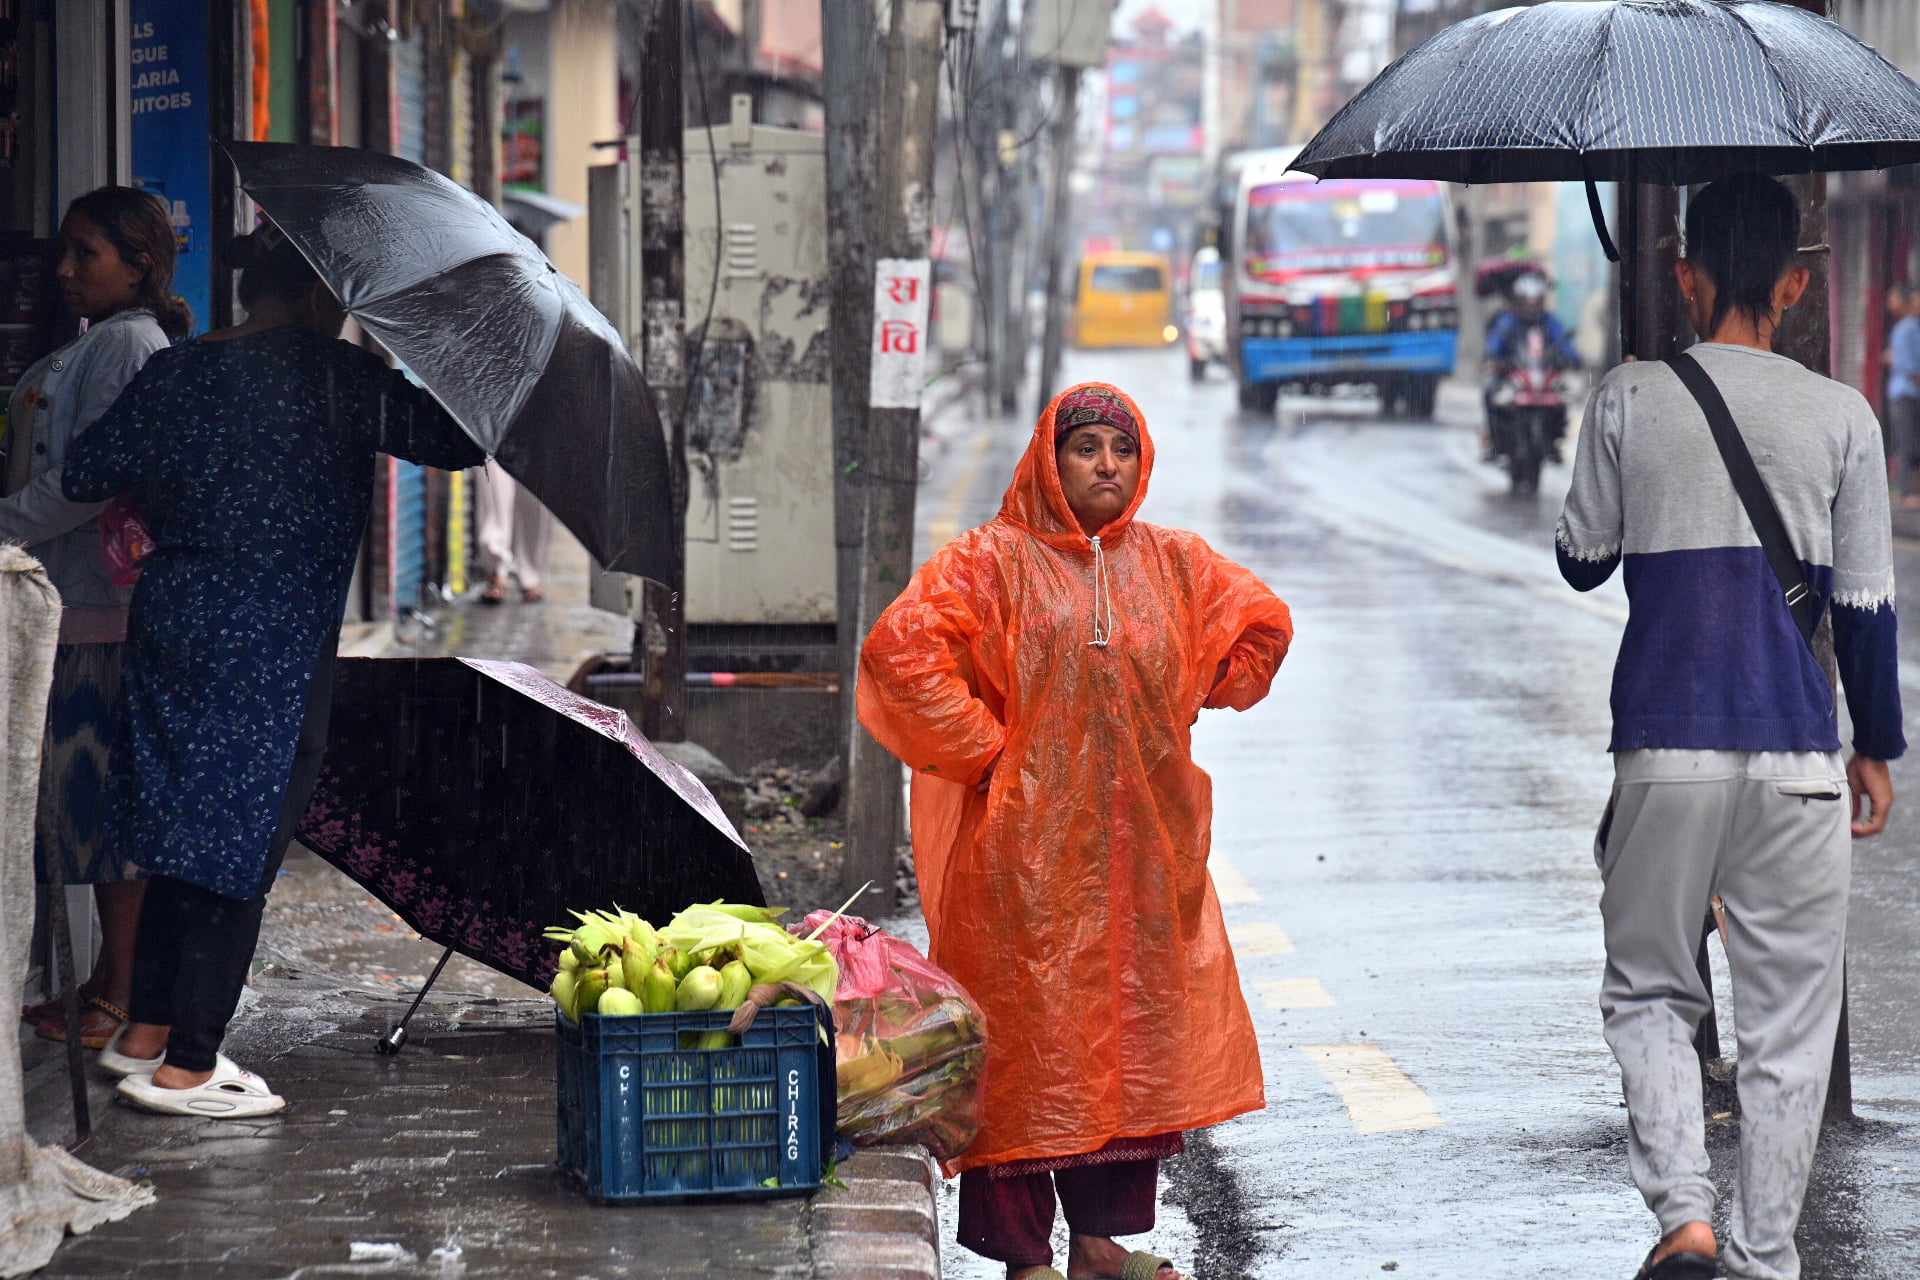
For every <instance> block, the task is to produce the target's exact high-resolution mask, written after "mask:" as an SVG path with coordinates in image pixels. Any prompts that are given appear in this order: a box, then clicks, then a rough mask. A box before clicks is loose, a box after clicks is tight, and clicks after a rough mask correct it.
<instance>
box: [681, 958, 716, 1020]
mask: <svg viewBox="0 0 1920 1280" xmlns="http://www.w3.org/2000/svg"><path fill="white" fill-rule="evenodd" d="M719 999H720V972H719V970H717V969H713V968H709V967H708V966H707V965H704V964H703V965H696V966H694V967H693V968H692V969H689V970H688V971H687V976H686V977H684V978H682V979H681V980H680V986H679V989H678V990H677V991H675V992H674V998H673V1007H674V1008H675V1009H677V1010H679V1011H680V1012H681V1013H698V1012H700V1011H701V1010H703V1009H711V1008H713V1006H714V1003H715V1002H716V1001H718V1000H719Z"/></svg>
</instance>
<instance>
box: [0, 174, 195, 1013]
mask: <svg viewBox="0 0 1920 1280" xmlns="http://www.w3.org/2000/svg"><path fill="white" fill-rule="evenodd" d="M174 257H175V245H174V236H173V227H172V226H171V225H170V224H169V222H168V220H167V211H166V208H165V206H163V205H162V204H161V203H160V201H159V200H158V199H157V198H155V197H154V196H152V195H150V194H148V193H147V192H144V191H138V190H135V189H134V188H132V187H101V188H99V189H98V190H96V191H90V192H88V193H87V194H86V195H84V196H81V197H80V198H79V199H78V200H75V201H74V202H73V204H72V205H71V206H70V207H69V208H68V209H67V216H66V219H65V220H64V221H63V222H62V223H61V224H60V257H59V262H58V265H57V266H56V268H55V270H54V275H55V279H56V281H57V283H58V284H59V287H60V292H61V295H62V299H63V300H64V301H65V303H66V304H67V306H68V308H69V309H70V310H71V311H72V312H73V313H74V314H75V315H78V316H80V317H81V318H83V319H84V320H86V321H87V325H88V327H87V331H86V332H85V333H83V334H81V335H80V336H79V337H78V338H75V339H74V340H73V341H72V342H69V343H68V344H66V345H65V346H63V347H61V348H60V349H59V350H58V351H55V352H54V353H53V354H52V355H49V356H47V357H45V358H44V359H42V360H41V361H39V362H38V363H37V364H35V365H34V366H33V367H32V368H30V369H29V370H27V372H26V374H25V376H24V377H22V378H21V379H20V382H19V384H18V385H17V386H16V387H15V388H14V392H13V399H12V403H11V404H10V405H9V408H8V423H9V427H10V429H9V431H8V432H7V435H6V438H5V443H6V446H7V455H6V470H5V477H6V483H5V487H4V492H5V493H6V495H7V496H6V498H5V499H4V500H0V539H5V540H7V541H11V542H19V543H23V544H25V545H26V548H27V550H28V552H29V553H30V554H32V555H33V556H34V558H36V559H37V560H39V561H40V562H41V564H43V565H44V566H45V567H46V570H47V576H48V578H49V579H50V580H51V581H52V583H53V585H54V588H55V589H56V590H57V591H59V593H60V600H61V604H62V606H63V607H62V611H61V618H60V645H59V648H58V649H57V650H56V651H55V656H54V674H53V690H52V694H51V696H50V698H49V699H48V711H47V722H48V724H47V728H48V735H47V748H46V752H45V756H44V763H43V765H42V769H41V780H40V811H39V815H38V817H37V820H36V822H35V831H34V852H35V864H36V865H35V870H36V873H37V879H38V880H39V881H40V883H42V884H52V885H70V884H90V885H92V886H93V895H94V903H95V905H96V907H97V908H98V910H99V913H100V942H101V945H100V952H99V958H98V960H97V961H96V963H95V965H94V969H93V974H92V976H91V977H89V978H88V979H87V981H86V982H85V983H84V984H83V985H82V987H81V999H82V1005H83V1009H84V1012H83V1013H82V1014H81V1017H80V1028H79V1032H80V1039H81V1043H82V1044H84V1045H86V1046H87V1047H88V1048H90V1049H98V1048H100V1047H101V1046H103V1045H104V1044H106V1042H107V1040H108V1038H109V1037H110V1036H112V1035H113V1033H114V1031H115V1030H116V1029H117V1028H118V1027H119V1026H120V1024H121V1023H123V1022H125V1021H126V1018H127V1004H128V1001H129V1000H130V999H131V998H132V994H133V952H134V935H135V932H136V930H137V929H138V928H139V922H140V901H141V897H142V894H143V893H144V891H145V887H146V886H145V882H144V881H142V880H141V879H140V878H139V875H140V873H139V871H138V870H137V868H136V867H135V865H134V861H133V860H134V858H135V857H136V856H137V854H138V852H139V851H138V849H137V848H135V847H133V846H132V845H130V844H127V843H126V842H123V841H120V840H116V839H114V838H113V837H114V831H113V815H112V814H111V813H110V812H109V805H108V795H107V778H108V768H109V761H108V757H109V755H110V744H111V743H112V741H113V723H114V709H115V704H117V703H118V702H119V700H120V670H121V660H122V655H123V653H124V650H125V644H124V642H125V640H126V636H127V604H128V601H129V599H130V598H131V597H132V594H133V592H132V589H131V588H130V587H127V586H124V585H121V583H120V582H118V581H116V580H115V575H114V572H113V570H112V568H111V567H110V565H109V563H108V560H107V556H106V553H105V547H104V543H103V533H102V524H101V514H102V511H103V508H104V507H105V506H106V504H105V503H102V502H74V501H71V500H69V499H68V498H67V497H66V496H65V495H63V494H62V493H61V468H62V465H63V464H64V463H65V462H66V459H67V455H68V453H69V451H70V450H71V449H72V447H73V443H74V440H75V439H76V438H77V437H78V436H79V435H80V433H81V432H83V431H85V430H86V429H87V428H88V427H90V426H92V425H93V423H94V421H95V420H96V419H98V418H99V417H100V416H101V415H102V414H103V413H105V412H106V411H107V407H108V406H109V405H111V404H112V403H113V402H114V400H115V398H116V397H118V396H119V394H120V392H121V390H122V389H123V388H124V387H126V385H127V384H128V383H129V382H131V381H132V380H133V378H134V375H135V374H137V373H138V372H139V371H140V369H141V366H143V365H145V364H146V362H147V359H148V357H150V356H152V355H153V354H154V353H155V352H157V351H161V350H164V349H165V348H166V347H167V345H168V344H169V343H170V342H172V341H174V340H177V339H179V338H182V337H185V336H186V332H187V330H188V328H189V327H190V325H191V323H192V317H191V315H190V313H189V312H188V310H187V304H186V303H185V302H183V301H181V300H180V299H179V298H177V297H175V296H174V293H173V267H174ZM22 1016H23V1017H24V1018H25V1019H26V1020H27V1021H28V1022H31V1023H33V1024H34V1025H35V1028H36V1029H37V1030H38V1032H39V1034H40V1035H42V1036H44V1037H46V1038H48V1039H50V1040H64V1039H66V1037H67V1036H68V1034H69V1033H70V1028H68V1026H67V1025H66V1019H65V1018H64V1016H63V1015H62V1014H61V1012H60V1007H59V1003H58V1002H57V1001H49V1002H47V1003H45V1004H41V1005H35V1006H30V1007H28V1008H27V1009H25V1010H23V1011H22Z"/></svg>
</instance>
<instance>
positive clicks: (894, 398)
mask: <svg viewBox="0 0 1920 1280" xmlns="http://www.w3.org/2000/svg"><path fill="white" fill-rule="evenodd" d="M932 304H933V268H932V264H931V263H930V262H928V261H927V259H925V258H882V259H880V261H879V263H878V264H877V266H876V268H875V272H874V281H873V377H872V380H871V382H870V384H869V386H868V392H867V403H868V404H869V405H870V406H871V407H873V408H875V409H918V408H919V407H920V392H921V389H922V388H923V387H925V386H926V381H927V342H928V339H929V337H930V336H931V335H930V334H929V333H928V331H927V315H928V311H929V309H930V308H931V306H932Z"/></svg>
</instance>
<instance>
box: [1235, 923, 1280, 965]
mask: <svg viewBox="0 0 1920 1280" xmlns="http://www.w3.org/2000/svg"><path fill="white" fill-rule="evenodd" d="M1227 938H1228V939H1229V940H1230V941H1231V942H1232V943H1233V950H1234V954H1235V955H1240V956H1284V955H1291V954H1293V939H1292V938H1289V937H1288V936H1287V931H1286V930H1285V929H1282V928H1281V927H1280V926H1279V925H1277V924H1269V923H1268V922H1266V921H1264V920H1249V921H1246V922H1245V923H1242V924H1230V925H1228V926H1227Z"/></svg>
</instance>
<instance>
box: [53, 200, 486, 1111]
mask: <svg viewBox="0 0 1920 1280" xmlns="http://www.w3.org/2000/svg"><path fill="white" fill-rule="evenodd" d="M232 254H233V260H234V262H235V263H236V264H237V265H239V266H241V267H242V268H243V271H242V274H241V277H240V290H239V291H240V301H241V304H242V305H243V306H244V307H245V308H246V309H247V319H246V321H245V323H243V324H240V325H238V326H236V327H234V328H231V329H224V330H221V331H219V332H216V333H210V334H208V335H206V336H205V337H204V338H201V339H199V340H198V341H195V342H190V343H186V344H183V345H181V346H178V347H175V348H173V349H172V350H170V351H164V352H161V353H160V354H158V355H156V356H155V357H154V358H153V359H152V360H151V361H149V362H148V364H147V366H146V368H145V369H143V370H142V371H141V373H140V376H139V377H138V378H136V379H135V380H134V382H133V384H132V385H131V386H130V387H129V388H128V389H127V391H126V393H125V394H123V395H122V396H121V397H120V399H119V400H118V401H116V402H115V403H114V406H113V408H111V409H109V410H108V411H107V413H106V414H105V416H103V417H102V418H101V419H100V421H98V422H97V423H95V424H94V425H93V427H92V428H91V429H90V430H88V431H87V432H86V433H85V434H84V435H82V436H81V437H80V439H79V440H78V441H76V442H75V444H74V447H73V449H72V451H71V453H69V455H68V457H67V463H66V470H65V474H64V478H63V480H64V485H63V487H64V490H65V493H66V496H67V497H68V498H69V499H71V500H73V501H76V502H100V501H104V500H105V499H108V498H113V497H125V498H127V499H129V500H130V501H131V502H132V503H133V505H134V506H135V507H136V508H137V509H138V510H139V512H140V513H141V514H142V515H143V516H144V517H145V519H146V522H147V524H148V526H149V527H150V529H151V531H152V536H153V540H154V543H155V548H154V550H153V552H152V553H151V555H150V556H149V557H148V558H147V560H146V562H145V565H144V568H143V571H142V573H141V576H140V583H139V585H138V587H136V588H135V590H134V596H133V608H132V614H131V618H130V620H129V625H128V635H127V657H126V665H125V670H124V674H123V677H122V684H123V689H124V694H123V702H122V710H123V715H122V729H121V731H120V733H119V734H118V735H117V737H116V739H115V743H114V751H115V754H114V772H115V773H116V775H118V780H119V781H120V782H121V784H122V786H123V788H124V790H123V793H122V799H123V803H124V804H125V805H126V806H127V808H126V817H125V819H124V820H123V828H122V829H123V830H125V831H126V832H128V833H129V835H130V837H131V839H132V841H133V847H135V848H137V849H138V850H139V856H140V865H141V866H142V868H144V869H145V870H146V871H147V872H148V873H149V875H150V877H151V878H150V880H149V882H148V888H147V898H146V904H145V907H144V910H143V911H142V913H141V917H140V935H139V948H138V953H137V956H136V960H135V973H134V987H133V1004H132V1009H131V1012H132V1015H133V1016H132V1020H131V1021H129V1022H128V1023H127V1025H126V1026H125V1027H123V1028H122V1029H121V1030H120V1032H119V1033H118V1034H117V1035H116V1037H115V1040H114V1042H113V1043H110V1044H109V1045H108V1046H107V1048H106V1049H105V1050H103V1051H102V1053H101V1055H100V1061H101V1065H102V1066H104V1067H106V1068H107V1069H108V1070H109V1071H113V1072H116V1073H119V1074H121V1075H122V1076H123V1077H124V1078H123V1079H122V1080H121V1082H120V1094H121V1096H122V1097H124V1098H126V1099H127V1100H128V1101H130V1102H132V1103H134V1104H135V1105H138V1106H141V1107H144V1108H146V1109H148V1110H152V1111H160V1112H166V1113H171V1114H178V1115H183V1116H199V1117H202V1118H213V1119H219V1118H223V1117H225V1118H237V1117H245V1116H253V1115H265V1114H268V1113H270V1112H273V1111H278V1110H280V1109H281V1108H282V1107H284V1106H285V1105H286V1104H285V1101H284V1100H283V1099H281V1098H280V1097H279V1096H278V1095H276V1094H274V1093H273V1092H272V1091H271V1090H269V1089H268V1088H267V1084H266V1082H265V1081H264V1080H262V1079H261V1078H260V1077H259V1076H257V1075H255V1074H254V1073H252V1072H250V1071H243V1070H241V1069H240V1068H239V1067H238V1066H237V1065H235V1064H234V1063H233V1061H232V1060H231V1059H229V1058H227V1057H226V1056H225V1055H224V1054H221V1053H220V1052H219V1049H220V1045H221V1042H222V1040H223V1039H224V1038H225V1036H226V1028H227V1022H228V1020H229V1019H230V1018H232V1016H233V1011H234V1008H235V1006H236V1005H237V1003H238V1002H239V999H240V990H241V988H242V987H243V986H244V985H245V983H246V978H247V969H248V966H249V964H250V963H251V962H252V959H253V952H254V946H255V944H256V943H257V942H258V940H259V936H260V914H261V910H262V908H263V907H264V906H265V904H266V893H267V890H268V889H269V888H270V887H271V886H272V883H273V879H274V876H275V873H276V872H277V871H278V869H279V865H280V861H281V859H282V858H283V857H284V856H285V854H286V850H287V845H288V843H289V842H290V840H291V839H292V836H293V829H294V825H295V823H296V822H297V821H298V820H299V818H300V816H301V814H302V812H303V811H304V810H305V808H306V804H307V800H308V799H309V798H310V797H311V795H312V791H313V786H314V783H315V782H316V780H317V778H318V774H319V767H320V758H321V755H322V753H323V752H324V750H325V746H326V720H327V713H328V711H329V709H330V707H331V705H332V704H331V683H332V672H333V653H334V648H335V645H336V639H337V636H338V633H339V628H340V620H341V615H342V613H343V612H344V609H345V606H346V596H347V586H348V582H349V580H350V579H351V577H352V575H353V567H354V563H355V560H356V558H357V556H358V554H359V550H360V544H361V539H362V537H363V536H364V534H365V531H366V523H367V512H368V510H369V508H370V506H371V504H372V488H373V474H374V458H375V454H376V453H377V452H385V453H390V454H394V455H396V456H399V457H403V458H409V459H412V460H414V461H416V462H421V463H425V464H429V465H433V466H439V467H445V468H462V467H471V466H477V465H479V463H480V460H481V452H480V450H479V448H478V447H477V446H475V445H474V444H473V442H472V441H471V440H469V439H468V438H467V436H466V435H465V434H464V433H463V432H462V431H461V430H460V428H459V426H458V424H456V423H455V422H454V421H453V419H452V418H450V417H449V416H448V415H447V414H446V412H445V411H444V410H442V409H441V408H440V407H439V406H438V405H437V404H436V403H435V401H434V400H433V399H432V397H431V396H429V395H428V394H427V392H426V391H424V390H422V389H421V388H419V387H417V386H415V385H414V384H413V383H411V382H409V381H408V380H407V378H406V377H405V375H404V374H402V373H400V372H399V371H397V370H394V369H391V368H389V367H388V366H387V365H386V364H385V363H384V362H383V361H382V360H380V359H379V358H378V357H377V356H375V355H374V354H373V353H371V352H369V351H366V350H363V349H362V348H359V347H355V346H351V345H349V344H347V343H344V342H341V341H340V340H339V338H338V335H339V332H340V327H341V325H342V324H343V323H344V321H345V313H344V312H343V311H342V310H341V308H340V305H339V303H338V302H337V301H336V300H335V299H334V296H333V294H332V293H331V292H329V291H328V289H327V288H326V286H325V285H324V284H322V283H321V282H320V279H319V277H318V276H316V275H315V274H314V271H313V268H312V267H310V266H309V265H308V264H307V262H306V260H305V259H304V258H302V257H301V255H300V253H299V251H298V250H297V249H295V248H294V247H293V245H292V244H291V243H289V242H288V241H287V240H286V239H285V238H284V237H282V236H281V235H280V234H279V233H278V232H277V231H276V230H274V229H273V228H271V227H262V228H261V229H259V230H257V231H255V232H253V233H252V234H251V235H248V236H243V237H241V238H240V239H239V240H238V241H236V242H235V243H234V245H233V246H232ZM163 1054H164V1058H163Z"/></svg>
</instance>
